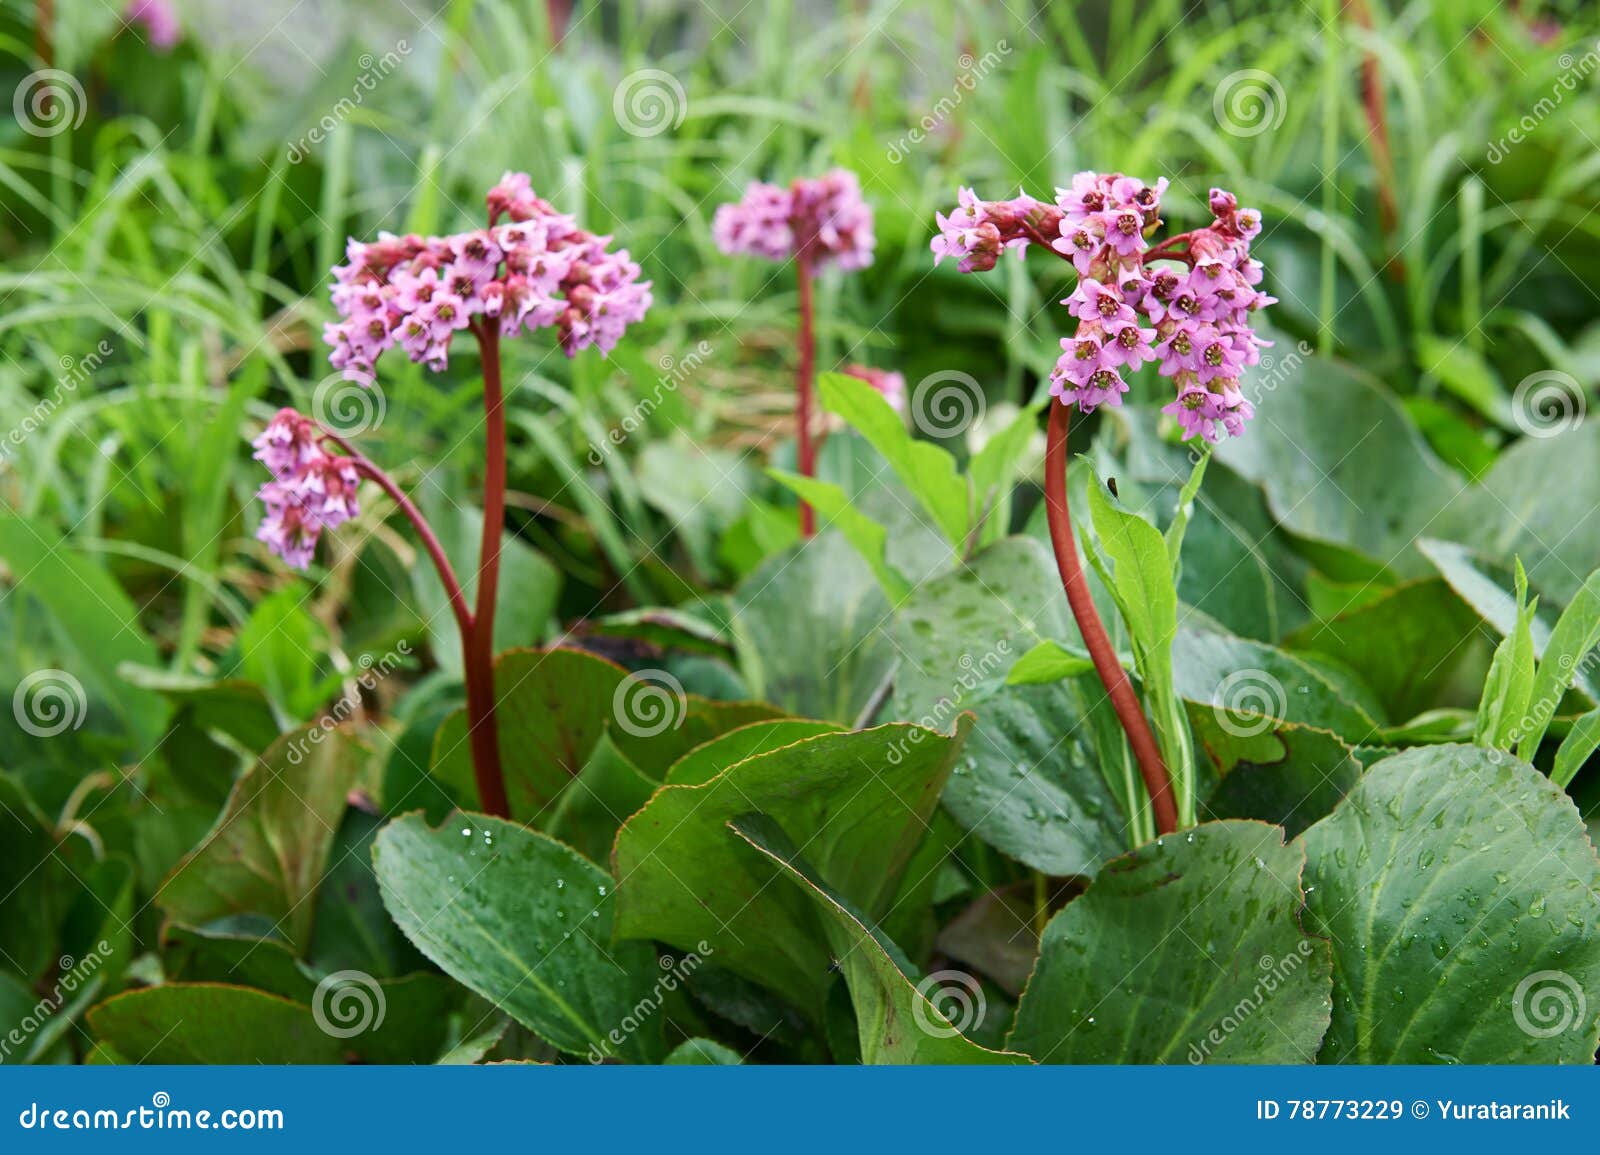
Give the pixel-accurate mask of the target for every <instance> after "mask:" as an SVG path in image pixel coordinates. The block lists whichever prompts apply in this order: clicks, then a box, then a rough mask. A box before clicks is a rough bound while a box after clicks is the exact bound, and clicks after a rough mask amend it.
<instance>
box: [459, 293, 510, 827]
mask: <svg viewBox="0 0 1600 1155" xmlns="http://www.w3.org/2000/svg"><path fill="white" fill-rule="evenodd" d="M472 332H473V335H474V336H475V337H477V339H478V349H479V351H480V353H481V354H482V359H483V415H484V454H483V540H482V543H481V545H480V547H479V551H478V605H477V610H476V611H475V612H474V613H473V615H472V632H471V635H470V636H469V637H468V638H466V639H465V640H464V645H463V650H464V653H463V658H464V660H465V667H466V676H467V733H468V737H469V740H470V741H471V744H472V770H473V774H474V776H475V777H476V779H477V783H478V801H479V803H480V804H481V805H482V806H483V809H484V811H485V812H486V813H488V814H493V815H495V816H496V817H498V818H509V817H511V807H510V805H509V804H508V802H507V800H506V784H505V774H504V773H503V772H502V770H501V768H500V734H499V731H498V730H497V729H496V724H495V714H494V707H495V684H494V603H495V594H496V592H497V590H498V587H499V585H500V538H501V536H502V534H503V533H504V530H505V519H506V414H505V396H504V390H503V388H502V386H501V381H500V330H499V329H498V328H497V327H496V326H495V325H493V324H489V325H474V326H473V327H472Z"/></svg>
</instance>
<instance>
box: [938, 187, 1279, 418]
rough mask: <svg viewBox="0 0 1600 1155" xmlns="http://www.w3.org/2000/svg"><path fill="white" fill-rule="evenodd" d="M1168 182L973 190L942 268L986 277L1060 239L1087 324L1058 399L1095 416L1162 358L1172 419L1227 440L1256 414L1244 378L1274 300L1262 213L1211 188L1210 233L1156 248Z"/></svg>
mask: <svg viewBox="0 0 1600 1155" xmlns="http://www.w3.org/2000/svg"><path fill="white" fill-rule="evenodd" d="M1166 187H1167V182H1166V180H1164V179H1163V180H1159V181H1157V182H1156V183H1155V184H1154V185H1147V184H1145V183H1144V182H1143V181H1140V180H1136V179H1134V178H1132V177H1127V176H1122V175H1119V174H1111V175H1102V174H1099V173H1092V172H1083V173H1079V174H1078V175H1077V176H1075V177H1073V178H1072V185H1071V187H1070V188H1065V189H1057V190H1056V201H1055V204H1054V205H1046V204H1044V203H1043V202H1040V201H1036V200H1034V199H1033V198H1032V197H1028V196H1025V195H1024V196H1021V197H1018V198H1017V199H1016V200H1011V201H989V202H986V201H980V200H979V199H978V198H977V197H976V196H975V195H974V194H973V193H972V192H971V190H969V189H962V190H961V192H960V204H959V207H958V208H957V209H956V210H955V211H954V212H952V213H951V214H950V215H949V216H948V217H947V216H945V215H943V214H940V215H939V218H938V223H939V235H938V236H936V237H935V238H934V240H933V252H934V255H935V261H936V263H937V261H938V260H940V259H943V258H944V257H947V256H948V257H956V258H959V260H960V266H959V267H960V269H961V270H962V271H963V272H974V271H980V272H981V271H984V270H987V269H991V268H993V267H994V264H995V261H996V260H997V259H998V257H999V255H1000V253H1001V252H1002V251H1003V250H1004V249H1006V248H1011V247H1016V248H1018V249H1021V248H1024V247H1025V246H1026V245H1027V244H1028V243H1029V242H1032V243H1035V244H1041V245H1045V244H1047V245H1049V246H1050V248H1052V249H1053V250H1054V251H1055V252H1057V253H1058V254H1060V255H1061V256H1062V257H1064V258H1066V259H1068V260H1070V261H1071V262H1072V264H1073V267H1074V268H1075V269H1076V270H1077V272H1078V284H1077V287H1076V288H1075V289H1074V290H1073V292H1072V295H1071V296H1069V297H1068V298H1067V299H1066V300H1065V301H1063V302H1062V303H1063V304H1065V305H1066V306H1067V308H1068V311H1069V312H1071V314H1072V315H1073V317H1075V318H1077V321H1078V327H1077V330H1076V331H1075V332H1074V334H1073V335H1072V336H1071V337H1068V338H1064V339H1063V340H1062V342H1061V349H1062V353H1061V357H1060V358H1059V359H1058V360H1057V362H1056V366H1055V369H1054V371H1053V372H1052V373H1051V375H1050V392H1051V394H1052V395H1053V396H1055V397H1058V398H1059V399H1060V400H1061V401H1062V402H1063V403H1064V404H1074V403H1075V404H1076V405H1077V406H1078V407H1079V408H1080V409H1082V410H1083V411H1084V412H1085V413H1088V412H1091V411H1092V410H1093V409H1094V408H1095V407H1096V406H1098V405H1120V404H1121V403H1122V395H1123V394H1124V393H1126V392H1127V390H1128V385H1127V382H1126V381H1125V380H1124V375H1125V374H1126V373H1131V372H1134V371H1137V370H1138V369H1139V368H1140V367H1141V366H1142V365H1144V364H1145V363H1146V362H1149V361H1155V362H1157V363H1158V365H1157V368H1158V371H1159V372H1160V373H1161V375H1162V376H1164V377H1168V378H1170V379H1171V380H1172V383H1173V385H1174V387H1175V388H1176V390H1177V396H1176V397H1175V398H1174V399H1173V400H1172V401H1171V402H1170V403H1169V404H1167V405H1166V406H1165V407H1164V408H1163V409H1162V412H1164V413H1168V414H1171V415H1172V416H1174V417H1176V418H1177V420H1178V424H1179V426H1180V427H1181V428H1182V429H1183V433H1184V436H1185V437H1186V438H1187V437H1193V436H1196V435H1198V436H1201V437H1204V438H1205V439H1206V440H1207V441H1215V440H1217V438H1218V426H1219V425H1220V426H1221V427H1222V429H1224V430H1226V431H1227V433H1228V435H1229V436H1232V437H1237V436H1239V435H1240V434H1241V433H1242V432H1243V431H1244V423H1245V422H1246V421H1248V420H1249V419H1250V417H1251V416H1252V414H1253V411H1252V409H1251V406H1250V403H1249V402H1248V401H1246V400H1245V398H1244V395H1243V393H1241V392H1240V389H1239V375H1240V373H1241V372H1242V371H1243V369H1244V367H1245V366H1246V365H1254V364H1256V362H1257V361H1258V360H1259V358H1260V350H1261V348H1262V347H1263V346H1265V345H1266V344H1268V342H1265V341H1262V340H1261V338H1260V337H1258V336H1256V334H1255V333H1254V332H1253V331H1252V330H1251V327H1250V314H1251V313H1252V312H1254V311H1255V310H1257V309H1261V308H1264V307H1266V306H1267V305H1270V304H1272V303H1273V301H1274V298H1272V297H1269V296H1267V295H1266V294H1265V293H1263V292H1261V291H1260V290H1258V289H1257V288H1256V287H1255V286H1257V285H1259V284H1260V283H1261V275H1262V274H1261V264H1260V262H1258V261H1256V260H1254V259H1252V258H1251V256H1250V242H1251V240H1253V239H1254V238H1255V237H1256V236H1257V235H1258V234H1259V233H1260V232H1261V215H1260V214H1259V213H1257V212H1256V211H1255V210H1253V209H1241V208H1240V207H1239V205H1238V202H1237V201H1236V200H1235V199H1234V197H1233V194H1232V193H1228V192H1224V191H1223V190H1222V189H1212V190H1211V214H1212V217H1213V220H1212V223H1211V224H1210V225H1208V226H1207V227H1205V228H1202V229H1195V230H1194V231H1192V232H1188V233H1184V234H1182V235H1180V236H1176V237H1173V238H1171V239H1170V240H1168V241H1166V242H1164V243H1162V244H1161V245H1158V246H1156V247H1154V248H1152V247H1151V246H1150V243H1149V240H1148V237H1149V234H1150V233H1151V232H1153V231H1154V230H1155V228H1156V226H1157V225H1159V224H1160V221H1161V196H1162V193H1164V192H1165V191H1166Z"/></svg>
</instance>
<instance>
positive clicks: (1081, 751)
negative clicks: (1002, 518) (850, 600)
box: [894, 537, 1142, 875]
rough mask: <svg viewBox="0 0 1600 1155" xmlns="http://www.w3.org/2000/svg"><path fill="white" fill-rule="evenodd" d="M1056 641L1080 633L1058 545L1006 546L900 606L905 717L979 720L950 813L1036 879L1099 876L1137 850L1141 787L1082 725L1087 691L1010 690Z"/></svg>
mask: <svg viewBox="0 0 1600 1155" xmlns="http://www.w3.org/2000/svg"><path fill="white" fill-rule="evenodd" d="M1051 637H1065V638H1070V639H1073V640H1076V638H1077V631H1076V629H1075V628H1074V627H1073V625H1072V624H1071V619H1070V618H1069V617H1068V615H1067V609H1066V597H1065V595H1064V594H1062V592H1061V580H1060V578H1059V577H1057V575H1056V571H1055V564H1054V562H1053V561H1052V560H1051V558H1050V556H1049V554H1048V552H1047V551H1046V548H1045V547H1044V546H1043V545H1041V544H1040V543H1039V542H1037V541H1034V540H1033V539H1032V538H1024V537H1013V538H1006V539H1005V540H1003V541H999V542H996V543H995V544H994V545H992V546H989V547H988V548H986V549H984V550H982V551H981V552H979V553H978V554H977V555H976V556H975V557H973V558H972V559H971V561H969V562H966V563H963V564H962V565H960V566H958V567H957V568H956V569H955V570H953V571H951V572H950V573H947V574H943V575H941V576H939V577H937V578H934V579H932V580H930V581H927V582H924V583H923V584H922V585H921V586H919V587H918V588H917V590H916V591H915V593H914V594H913V595H912V596H911V598H909V599H908V600H907V602H906V603H905V604H904V605H903V606H901V607H900V610H899V612H898V613H897V615H896V618H895V623H894V640H895V649H896V651H897V652H898V653H899V654H900V655H901V664H900V667H899V669H898V670H897V671H896V673H895V688H894V711H895V716H896V717H899V718H901V719H904V720H907V721H915V722H918V723H920V724H921V725H924V726H929V727H933V728H936V729H947V728H949V727H950V726H951V725H952V724H953V723H954V722H955V719H956V718H957V717H958V716H959V715H960V714H961V713H962V712H963V711H966V710H971V711H972V712H974V713H975V714H976V715H977V724H976V726H975V727H974V729H973V733H972V737H971V738H970V739H969V740H968V742H967V745H966V748H965V750H964V751H963V757H962V759H961V760H960V762H959V763H958V764H957V767H956V772H955V774H954V776H953V777H952V778H951V780H950V784H949V785H948V786H947V787H946V788H945V794H944V805H945V808H946V810H948V811H949V812H950V814H951V816H952V817H954V818H955V819H956V821H957V822H959V823H960V824H961V825H962V826H963V827H964V828H965V829H967V830H970V831H971V832H972V833H974V834H976V835H977V836H978V837H979V838H981V839H983V840H984V841H985V842H987V843H989V844H990V845H992V846H994V847H996V848H998V849H1000V850H1002V851H1004V852H1005V853H1006V854H1008V855H1010V856H1011V857H1012V858H1015V859H1017V860H1018V861H1020V862H1023V863H1025V864H1026V865H1028V866H1030V867H1032V868H1033V869H1035V870H1041V871H1044V872H1046V873H1050V874H1056V875H1069V874H1093V873H1094V871H1095V869H1096V868H1097V867H1098V865H1099V864H1100V863H1101V862H1103V861H1104V860H1105V859H1106V858H1109V857H1110V856H1111V855H1113V854H1116V853H1118V852H1120V851H1121V850H1124V849H1125V848H1126V847H1127V846H1128V843H1129V838H1128V820H1127V817H1126V815H1127V813H1128V801H1127V799H1128V798H1129V794H1128V793H1127V790H1128V789H1129V785H1128V784H1127V783H1126V782H1125V780H1124V779H1123V778H1121V777H1120V775H1121V772H1122V771H1121V768H1117V769H1115V770H1113V769H1112V768H1111V767H1110V766H1109V764H1108V763H1107V762H1106V761H1105V760H1104V759H1103V758H1101V757H1100V755H1099V752H1098V749H1097V745H1096V742H1095V735H1096V731H1095V728H1094V727H1093V726H1092V725H1083V724H1082V723H1083V722H1084V720H1085V719H1086V718H1087V716H1088V714H1089V708H1088V704H1087V703H1088V702H1089V701H1093V700H1097V699H1096V698H1094V697H1092V695H1093V691H1092V690H1091V691H1089V692H1088V693H1089V695H1091V696H1088V697H1086V695H1085V693H1084V691H1083V689H1082V688H1081V687H1080V686H1079V684H1078V683H1077V682H1076V681H1074V682H1072V683H1063V684H1059V685H1052V686H1007V685H1006V681H1007V677H1008V674H1009V672H1010V670H1011V669H1012V668H1013V663H1015V662H1017V661H1018V660H1019V658H1020V657H1021V656H1022V655H1024V654H1026V653H1027V652H1029V651H1031V650H1033V649H1034V648H1035V647H1036V646H1038V645H1040V644H1042V643H1043V642H1044V641H1045V640H1047V639H1049V638H1051ZM1096 685H1098V683H1096ZM1103 697H1104V691H1103V690H1102V691H1100V692H1099V695H1098V698H1103ZM1118 741H1119V743H1120V741H1121V740H1120V738H1119V739H1118ZM1108 779H1109V780H1108ZM1119 789H1120V790H1121V791H1122V792H1120V793H1119V792H1118V791H1119ZM1140 789H1142V788H1140ZM1133 796H1134V797H1139V795H1138V794H1134V795H1133Z"/></svg>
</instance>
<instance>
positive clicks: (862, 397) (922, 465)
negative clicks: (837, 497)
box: [817, 373, 972, 549]
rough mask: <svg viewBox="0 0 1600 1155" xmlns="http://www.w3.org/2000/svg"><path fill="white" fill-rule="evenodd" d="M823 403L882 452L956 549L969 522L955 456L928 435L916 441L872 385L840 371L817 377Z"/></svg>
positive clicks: (967, 502)
mask: <svg viewBox="0 0 1600 1155" xmlns="http://www.w3.org/2000/svg"><path fill="white" fill-rule="evenodd" d="M817 389H818V393H819V395H820V396H821V399H822V405H823V408H825V409H826V410H828V412H830V413H836V414H838V415H839V416H840V417H842V418H844V419H845V421H846V422H848V423H849V424H850V425H851V427H853V428H854V429H855V431H856V432H857V433H859V434H861V436H863V437H865V438H866V439H867V441H868V442H869V443H870V444H871V445H872V447H873V448H874V449H876V450H877V451H878V452H879V453H880V454H882V455H883V459H884V460H885V461H887V462H888V463H889V467H890V468H891V469H893V470H894V472H895V476H897V477H898V478H899V479H900V481H901V483H902V484H903V485H904V486H905V487H906V489H908V490H909V491H910V492H911V495H912V496H913V497H915V498H916V499H917V501H918V502H919V503H920V504H921V505H922V507H923V508H924V509H926V510H927V511H928V516H929V517H931V518H932V519H933V522H934V524H935V525H937V526H938V527H939V530H940V532H941V533H943V534H944V536H945V538H946V540H948V541H949V542H950V544H951V545H953V546H955V547H956V548H957V549H960V548H962V547H963V546H964V544H965V543H966V539H967V535H968V533H969V532H970V530H971V528H972V514H971V509H970V505H971V497H970V495H969V493H968V490H967V481H966V479H965V478H963V477H962V476H961V475H960V473H958V472H957V471H956V459H955V458H954V457H952V456H951V455H950V454H949V452H948V451H946V450H944V449H941V448H940V447H939V446H937V445H934V444H932V443H931V442H928V441H919V440H917V439H916V438H914V437H913V436H912V435H911V433H910V431H909V430H907V429H906V425H905V422H904V421H903V420H902V419H901V417H900V415H899V414H898V413H896V412H895V411H894V409H893V407H891V406H890V404H889V403H888V402H887V401H885V400H884V399H883V396H882V394H880V393H879V392H878V391H877V390H876V389H874V388H872V386H870V385H868V384H867V383H866V382H865V381H860V380H857V379H856V378H854V377H847V376H845V375H844V374H843V373H823V374H821V375H820V376H819V377H818V379H817Z"/></svg>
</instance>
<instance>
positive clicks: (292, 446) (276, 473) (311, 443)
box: [254, 409, 361, 569]
mask: <svg viewBox="0 0 1600 1155" xmlns="http://www.w3.org/2000/svg"><path fill="white" fill-rule="evenodd" d="M322 442H323V435H322V431H321V430H320V429H319V428H318V427H317V424H316V422H314V421H312V420H311V419H310V418H308V417H305V416H303V415H302V414H300V413H297V412H296V411H295V410H293V409H280V410H279V411H278V412H277V414H276V415H275V416H274V417H273V418H272V420H271V421H270V422H269V423H268V424H267V428H266V430H265V431H264V432H263V433H262V434H261V436H260V437H258V438H256V440H255V442H254V444H255V447H256V458H257V460H259V461H261V462H262V463H263V464H264V465H266V467H267V468H268V469H269V470H271V471H272V480H271V481H269V482H267V483H266V484H265V485H263V486H262V487H261V490H260V492H259V493H258V494H257V496H258V497H259V498H260V499H261V502H262V504H263V505H265V506H266V508H267V513H266V516H265V517H264V518H262V520H261V526H260V528H259V529H258V530H257V531H256V537H257V539H259V540H260V541H263V542H265V543H266V544H267V547H268V548H269V549H271V550H272V552H273V553H275V554H277V555H278V556H279V557H281V558H283V560H284V561H285V562H287V563H288V564H289V565H291V566H293V567H294V568H295V569H305V568H306V566H308V565H310V564H311V557H312V554H313V552H314V551H315V550H316V546H317V539H318V538H319V537H320V536H321V534H322V531H323V530H325V529H332V528H334V527H335V526H338V525H342V524H343V523H344V522H346V521H349V520H350V519H351V518H353V517H355V516H356V515H357V514H358V513H359V512H360V510H359V507H358V506H357V504H356V490H357V489H358V488H360V485H361V478H360V475H359V474H358V473H357V472H356V467H355V463H354V462H353V461H351V460H350V459H349V458H348V457H337V456H334V455H333V454H331V453H328V452H327V451H326V450H325V449H324V448H323V446H322Z"/></svg>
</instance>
